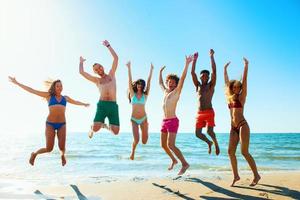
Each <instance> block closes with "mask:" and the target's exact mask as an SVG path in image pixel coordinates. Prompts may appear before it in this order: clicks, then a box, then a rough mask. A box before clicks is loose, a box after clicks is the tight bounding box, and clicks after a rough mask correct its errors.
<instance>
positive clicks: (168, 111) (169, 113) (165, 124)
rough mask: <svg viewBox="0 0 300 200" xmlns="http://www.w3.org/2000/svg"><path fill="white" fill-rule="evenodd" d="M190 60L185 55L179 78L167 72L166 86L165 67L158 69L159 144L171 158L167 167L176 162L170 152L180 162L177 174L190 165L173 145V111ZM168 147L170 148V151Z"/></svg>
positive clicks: (174, 139)
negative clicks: (161, 98)
mask: <svg viewBox="0 0 300 200" xmlns="http://www.w3.org/2000/svg"><path fill="white" fill-rule="evenodd" d="M192 60H193V57H192V56H189V57H186V61H185V67H184V70H183V72H182V75H181V78H180V79H179V77H178V76H177V75H175V74H169V75H168V76H167V78H166V85H167V87H166V86H165V84H164V82H163V78H162V72H163V70H164V69H165V66H164V67H162V68H161V69H160V73H159V84H160V86H161V89H162V90H163V92H164V101H163V110H164V119H163V121H162V127H161V146H162V148H163V149H164V150H165V152H166V153H167V154H168V156H169V157H170V158H171V160H172V163H171V165H170V167H169V168H168V169H169V170H171V169H173V167H174V165H176V164H177V163H178V162H177V160H176V158H175V157H174V155H173V154H172V152H173V153H174V154H175V155H176V157H177V158H178V159H179V160H180V162H181V164H182V168H181V170H180V171H179V173H178V175H182V174H184V173H185V171H186V170H187V169H188V168H189V166H190V165H189V164H188V163H187V161H186V160H185V158H184V156H183V154H182V153H181V151H180V150H179V148H177V147H176V145H175V142H176V134H177V131H178V127H179V119H178V118H177V116H176V113H175V112H176V106H177V102H178V100H179V97H180V94H181V90H182V87H183V83H184V80H185V77H186V73H187V70H188V67H189V64H190V63H191V62H192ZM170 149H171V150H172V152H171V150H170Z"/></svg>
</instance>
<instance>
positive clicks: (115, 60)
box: [103, 40, 119, 75]
mask: <svg viewBox="0 0 300 200" xmlns="http://www.w3.org/2000/svg"><path fill="white" fill-rule="evenodd" d="M103 45H104V46H106V47H107V48H108V50H109V52H110V53H111V55H112V57H113V63H112V66H111V69H110V71H109V74H110V75H115V73H116V70H117V67H118V61H119V57H118V55H117V54H116V52H115V50H114V49H113V48H112V47H111V45H110V44H109V42H108V41H107V40H104V41H103Z"/></svg>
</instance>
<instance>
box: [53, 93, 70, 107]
mask: <svg viewBox="0 0 300 200" xmlns="http://www.w3.org/2000/svg"><path fill="white" fill-rule="evenodd" d="M66 104H67V100H66V98H65V97H64V96H61V100H60V101H57V99H56V97H55V96H54V95H53V96H51V97H50V99H49V102H48V106H54V105H62V106H66Z"/></svg>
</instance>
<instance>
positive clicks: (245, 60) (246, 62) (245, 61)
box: [243, 57, 249, 65]
mask: <svg viewBox="0 0 300 200" xmlns="http://www.w3.org/2000/svg"><path fill="white" fill-rule="evenodd" d="M243 60H244V63H245V64H246V65H248V63H249V61H248V60H247V58H245V57H244V58H243Z"/></svg>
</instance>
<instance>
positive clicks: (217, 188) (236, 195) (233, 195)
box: [186, 178, 267, 200]
mask: <svg viewBox="0 0 300 200" xmlns="http://www.w3.org/2000/svg"><path fill="white" fill-rule="evenodd" d="M186 181H189V182H196V183H201V184H202V185H204V186H206V187H207V188H209V189H211V190H213V191H214V192H218V193H222V194H224V195H226V196H229V197H231V198H234V199H247V200H261V199H267V198H262V197H254V196H250V195H245V194H239V193H236V192H233V191H230V190H227V189H225V188H223V187H220V186H218V185H215V184H213V183H211V182H207V181H202V180H201V179H198V178H187V179H186ZM200 198H203V199H228V198H220V197H209V196H202V195H200Z"/></svg>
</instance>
